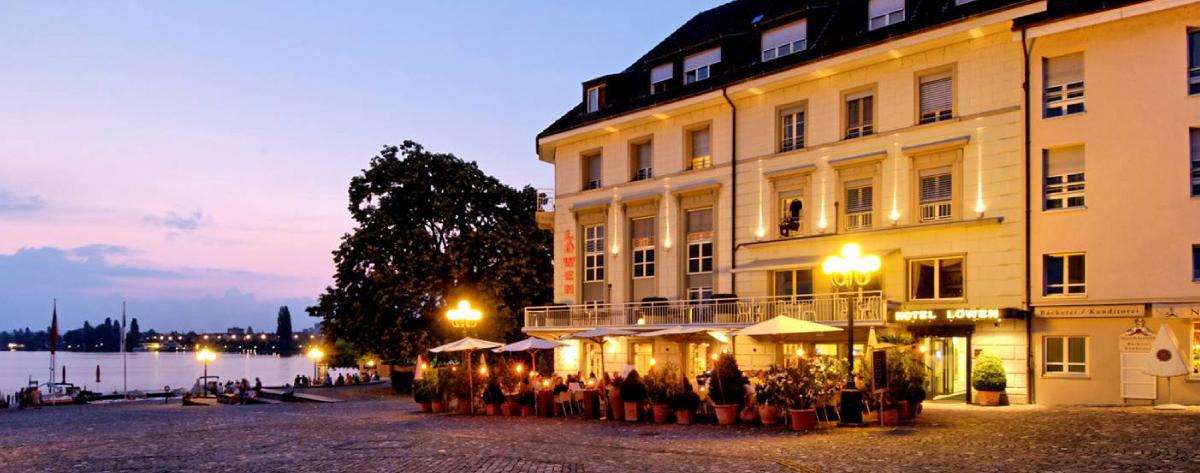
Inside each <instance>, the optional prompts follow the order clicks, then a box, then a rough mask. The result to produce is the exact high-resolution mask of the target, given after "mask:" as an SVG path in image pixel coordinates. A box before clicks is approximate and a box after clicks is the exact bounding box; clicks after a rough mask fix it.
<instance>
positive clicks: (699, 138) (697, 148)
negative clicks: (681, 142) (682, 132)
mask: <svg viewBox="0 0 1200 473" xmlns="http://www.w3.org/2000/svg"><path fill="white" fill-rule="evenodd" d="M711 137H712V133H710V132H709V129H708V127H704V128H700V129H697V130H692V131H690V132H688V142H689V148H690V151H691V161H689V162H688V169H707V168H711V167H712V151H711V149H710V142H711V141H712V140H711Z"/></svg>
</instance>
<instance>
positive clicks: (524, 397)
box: [517, 388, 537, 417]
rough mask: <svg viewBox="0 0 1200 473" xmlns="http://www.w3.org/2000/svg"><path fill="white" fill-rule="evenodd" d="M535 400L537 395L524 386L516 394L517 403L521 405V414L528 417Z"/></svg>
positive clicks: (531, 412)
mask: <svg viewBox="0 0 1200 473" xmlns="http://www.w3.org/2000/svg"><path fill="white" fill-rule="evenodd" d="M536 402H537V397H536V396H534V394H533V390H532V389H529V388H525V389H522V390H521V393H520V394H518V395H517V404H518V405H520V406H521V415H522V416H525V417H529V416H532V415H533V405H534V404H535V403H536Z"/></svg>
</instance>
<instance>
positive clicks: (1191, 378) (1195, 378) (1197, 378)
mask: <svg viewBox="0 0 1200 473" xmlns="http://www.w3.org/2000/svg"><path fill="white" fill-rule="evenodd" d="M1183 381H1184V382H1187V383H1200V374H1189V375H1187V376H1185V377H1184V378H1183Z"/></svg>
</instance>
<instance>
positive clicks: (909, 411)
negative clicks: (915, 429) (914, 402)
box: [896, 400, 917, 420]
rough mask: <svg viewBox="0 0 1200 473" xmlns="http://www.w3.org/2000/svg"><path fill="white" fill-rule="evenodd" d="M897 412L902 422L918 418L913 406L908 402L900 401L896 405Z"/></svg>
mask: <svg viewBox="0 0 1200 473" xmlns="http://www.w3.org/2000/svg"><path fill="white" fill-rule="evenodd" d="M896 410H897V411H899V413H900V420H907V419H912V418H913V417H916V416H917V413H916V412H914V411H913V406H911V405H909V404H908V401H906V400H905V401H900V402H897V403H896Z"/></svg>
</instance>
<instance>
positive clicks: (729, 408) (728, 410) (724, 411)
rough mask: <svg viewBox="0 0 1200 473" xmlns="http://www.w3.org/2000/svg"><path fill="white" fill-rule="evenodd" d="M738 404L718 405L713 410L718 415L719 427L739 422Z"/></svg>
mask: <svg viewBox="0 0 1200 473" xmlns="http://www.w3.org/2000/svg"><path fill="white" fill-rule="evenodd" d="M741 407H742V406H740V405H738V404H717V405H715V406H713V410H714V411H716V413H717V425H734V424H737V421H738V410H739V409H741Z"/></svg>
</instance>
